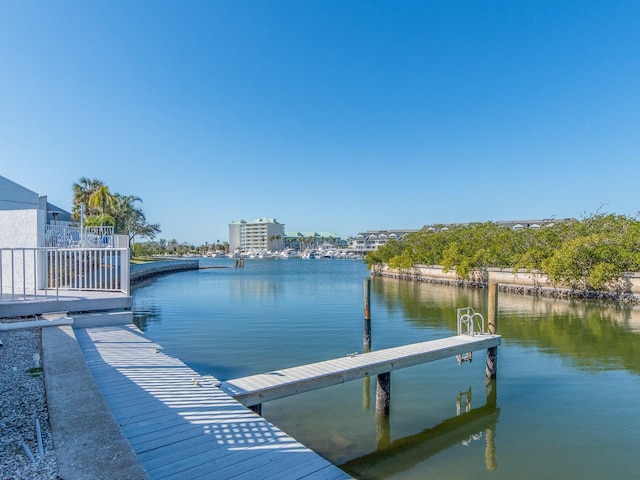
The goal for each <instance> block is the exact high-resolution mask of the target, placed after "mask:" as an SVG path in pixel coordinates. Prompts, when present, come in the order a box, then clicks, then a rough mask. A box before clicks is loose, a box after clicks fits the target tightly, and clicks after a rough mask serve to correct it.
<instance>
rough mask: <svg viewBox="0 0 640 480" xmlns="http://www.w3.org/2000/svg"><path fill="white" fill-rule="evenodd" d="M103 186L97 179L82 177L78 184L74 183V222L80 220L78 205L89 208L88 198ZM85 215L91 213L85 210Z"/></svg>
mask: <svg viewBox="0 0 640 480" xmlns="http://www.w3.org/2000/svg"><path fill="white" fill-rule="evenodd" d="M102 186H104V184H103V183H102V182H101V181H100V180H98V179H97V178H88V177H82V178H80V180H79V181H78V183H74V184H73V186H72V188H73V209H72V215H73V218H75V219H76V220H79V219H80V205H84V206H85V207H88V206H89V198H90V197H91V195H93V194H94V193H95V192H96V191H97V190H98V189H99V188H100V187H102ZM86 214H87V215H90V214H91V212H90V211H89V210H87V212H86Z"/></svg>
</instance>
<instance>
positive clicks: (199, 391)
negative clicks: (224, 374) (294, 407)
mask: <svg viewBox="0 0 640 480" xmlns="http://www.w3.org/2000/svg"><path fill="white" fill-rule="evenodd" d="M76 337H77V340H78V344H79V345H80V347H81V349H82V351H83V353H84V355H85V358H86V361H87V365H88V366H89V369H90V371H91V372H92V375H93V376H94V379H95V381H96V384H97V385H98V388H99V389H100V391H101V393H102V395H103V398H104V399H105V402H106V403H107V405H108V406H109V408H110V410H111V412H112V414H113V416H114V418H115V419H116V421H117V422H118V424H119V425H120V428H121V430H122V432H123V433H124V435H125V436H126V438H127V440H128V441H129V443H130V444H131V446H132V447H133V449H134V451H135V452H136V455H137V456H138V459H139V460H140V462H141V463H142V465H143V467H144V468H145V469H146V470H147V472H148V473H149V475H150V476H151V478H152V479H154V480H156V479H157V480H160V479H166V480H169V479H173V478H176V479H178V478H180V479H182V478H193V479H202V480H204V479H207V478H215V479H226V478H235V477H238V476H243V475H244V476H246V477H247V478H248V477H251V478H268V477H270V476H273V475H274V474H275V475H277V478H284V479H299V478H303V477H305V478H306V477H307V476H309V475H316V476H317V478H321V479H325V480H330V479H339V478H350V477H349V476H348V475H347V474H346V473H344V472H343V471H342V470H340V469H339V468H338V467H336V466H335V465H332V464H331V463H330V462H328V461H327V460H325V459H323V458H322V457H320V456H319V455H318V454H316V453H315V452H313V451H312V450H310V449H308V448H307V447H305V446H304V445H302V444H300V443H299V442H298V441H297V440H295V439H294V438H292V437H290V436H289V435H287V434H286V433H284V432H282V431H281V430H280V429H278V428H277V427H275V426H274V425H272V424H271V423H269V422H268V421H267V420H265V419H264V418H262V417H260V416H259V415H257V414H255V413H254V412H252V411H250V410H249V409H247V408H246V407H244V406H242V405H241V404H240V403H238V402H237V401H236V400H234V399H233V398H231V397H230V396H229V395H228V394H226V393H225V392H223V391H222V390H221V389H220V388H219V384H220V382H219V381H218V380H217V379H215V378H213V377H211V376H200V375H199V374H198V373H196V372H195V371H193V370H192V369H190V368H189V367H188V366H186V365H185V364H184V363H182V362H181V361H180V360H178V359H176V358H173V357H170V356H168V355H166V354H165V353H164V351H163V350H162V348H161V346H159V345H158V344H156V343H154V342H151V341H150V340H148V339H147V338H146V337H145V336H144V334H142V333H141V332H139V331H138V330H137V329H136V328H135V327H134V326H133V325H126V326H112V327H94V328H87V329H78V330H77V331H76ZM194 379H195V380H196V382H197V383H194V381H193V380H194ZM314 478H316V477H314Z"/></svg>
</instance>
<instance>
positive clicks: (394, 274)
mask: <svg viewBox="0 0 640 480" xmlns="http://www.w3.org/2000/svg"><path fill="white" fill-rule="evenodd" d="M371 276H372V277H385V278H394V279H398V280H410V281H417V282H426V283H435V284H439V285H450V286H456V287H463V288H488V286H489V282H488V281H485V280H462V279H459V278H458V279H456V280H453V279H446V278H437V277H431V276H428V275H422V274H420V273H417V274H416V273H414V272H413V271H412V270H402V271H390V270H386V271H382V270H381V269H371ZM496 283H498V291H500V292H504V293H512V294H516V295H529V296H533V297H535V296H539V297H546V298H558V299H564V300H596V301H606V302H618V303H621V304H624V305H640V295H638V294H635V293H629V292H605V291H596V290H576V289H571V288H561V287H544V286H541V285H524V284H517V283H500V282H496Z"/></svg>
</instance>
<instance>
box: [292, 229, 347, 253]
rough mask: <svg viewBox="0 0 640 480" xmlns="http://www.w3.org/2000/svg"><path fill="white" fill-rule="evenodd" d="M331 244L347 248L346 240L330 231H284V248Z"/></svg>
mask: <svg viewBox="0 0 640 480" xmlns="http://www.w3.org/2000/svg"><path fill="white" fill-rule="evenodd" d="M327 244H329V245H333V246H334V247H336V248H347V241H346V240H344V239H342V238H340V237H339V236H338V235H336V234H335V233H330V232H286V233H285V235H284V246H285V248H292V249H294V250H304V249H305V248H314V247H319V246H322V245H327Z"/></svg>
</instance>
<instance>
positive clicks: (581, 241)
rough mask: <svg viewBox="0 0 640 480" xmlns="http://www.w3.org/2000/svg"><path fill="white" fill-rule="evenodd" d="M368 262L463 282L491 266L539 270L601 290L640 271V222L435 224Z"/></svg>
mask: <svg viewBox="0 0 640 480" xmlns="http://www.w3.org/2000/svg"><path fill="white" fill-rule="evenodd" d="M366 261H367V263H368V265H369V266H370V267H371V266H372V265H374V264H376V263H386V264H388V265H389V266H390V267H392V268H401V269H407V268H411V267H412V266H413V265H416V264H422V265H441V266H442V267H443V269H444V270H445V271H455V272H456V274H457V275H458V276H459V277H460V278H469V276H470V275H471V274H472V273H473V272H474V271H478V270H482V269H484V268H490V267H496V268H513V269H526V270H529V271H530V270H538V271H541V272H543V273H547V274H548V275H549V278H550V279H551V281H552V282H554V283H555V284H557V285H560V286H567V287H572V288H580V289H596V290H599V289H604V288H611V287H613V286H614V284H615V282H616V281H617V280H618V279H619V278H620V276H621V275H622V274H623V273H624V272H631V271H639V270H640V222H639V221H638V220H637V217H627V216H624V215H615V214H604V213H600V212H598V213H595V214H592V215H590V216H587V217H585V218H583V219H582V220H566V221H562V222H558V223H556V224H555V225H552V226H547V227H543V228H540V229H537V230H534V229H524V230H520V231H515V230H512V229H510V228H507V227H503V226H500V225H498V224H495V223H492V222H487V223H472V224H468V225H460V226H455V227H449V228H448V229H445V228H442V227H441V226H434V227H429V228H423V229H422V230H420V231H418V232H414V233H412V234H410V235H407V236H406V237H405V238H404V239H403V240H402V241H401V242H397V241H394V242H388V243H387V244H386V245H383V246H382V247H380V248H379V249H378V250H377V251H375V252H370V253H369V254H367V257H366Z"/></svg>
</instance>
